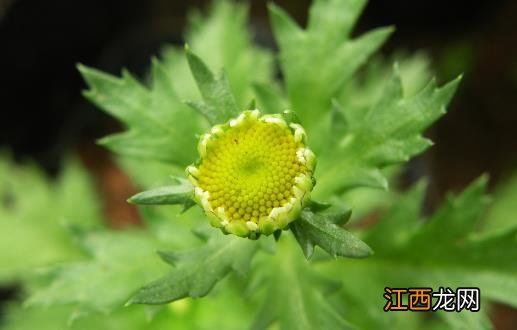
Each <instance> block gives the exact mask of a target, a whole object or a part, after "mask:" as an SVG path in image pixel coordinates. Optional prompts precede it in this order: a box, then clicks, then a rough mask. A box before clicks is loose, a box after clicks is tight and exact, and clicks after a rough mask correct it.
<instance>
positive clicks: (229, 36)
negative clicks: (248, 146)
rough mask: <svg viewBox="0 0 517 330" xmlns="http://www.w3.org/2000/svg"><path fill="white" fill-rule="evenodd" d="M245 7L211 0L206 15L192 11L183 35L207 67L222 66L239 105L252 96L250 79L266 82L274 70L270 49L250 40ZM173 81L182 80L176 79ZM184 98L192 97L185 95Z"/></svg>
mask: <svg viewBox="0 0 517 330" xmlns="http://www.w3.org/2000/svg"><path fill="white" fill-rule="evenodd" d="M248 7H249V6H248V5H246V4H242V3H238V2H236V1H214V2H213V4H212V5H211V7H210V10H209V12H208V15H201V13H199V12H198V11H192V12H190V15H189V17H188V18H189V25H188V28H187V33H186V36H185V39H186V40H187V43H188V45H189V46H190V47H191V48H192V50H193V52H195V53H196V54H197V55H199V56H200V57H201V58H203V60H204V61H205V62H206V64H207V65H208V67H210V68H211V70H213V71H214V72H219V70H221V69H222V68H224V70H225V73H226V77H227V78H228V82H229V85H230V89H231V91H232V94H233V95H234V97H235V100H236V102H237V105H238V107H239V109H244V107H245V106H246V105H247V104H248V102H249V100H250V99H252V98H253V97H255V96H254V95H253V92H252V89H251V86H252V84H253V83H255V82H257V83H261V84H266V85H270V84H271V83H272V81H273V78H274V74H275V72H274V66H273V56H272V55H271V54H270V51H269V50H267V49H264V48H262V47H260V46H259V45H256V44H254V43H253V39H254V36H253V35H252V33H250V28H249V26H248ZM176 84H184V81H183V80H179V79H178V81H176ZM184 98H185V99H192V97H189V96H187V95H185V96H184ZM281 110H282V109H281ZM281 110H277V111H275V112H278V111H281Z"/></svg>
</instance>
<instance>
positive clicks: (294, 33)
mask: <svg viewBox="0 0 517 330" xmlns="http://www.w3.org/2000/svg"><path fill="white" fill-rule="evenodd" d="M364 4H365V1H355V0H335V1H316V2H315V3H314V5H313V6H311V10H310V15H309V22H308V25H307V29H305V30H303V29H301V28H300V27H299V26H298V25H297V24H296V22H294V21H293V20H292V19H291V18H290V17H289V16H288V15H287V14H286V13H285V12H284V11H283V10H281V9H280V8H278V7H277V6H275V5H273V4H271V5H270V6H269V13H270V18H271V25H272V27H273V32H274V35H275V38H276V41H277V43H278V45H279V48H280V64H281V69H282V72H283V73H284V75H285V79H286V86H287V93H288V98H289V103H290V105H291V108H292V110H293V111H295V112H296V113H298V115H299V116H300V118H301V120H302V124H303V126H304V127H305V128H306V129H307V130H308V133H309V136H312V135H313V134H312V133H313V131H317V129H316V127H317V122H318V121H319V120H321V118H322V117H325V115H326V114H327V113H328V112H329V111H330V101H331V99H332V98H333V97H334V96H335V95H336V94H337V93H338V91H339V89H340V88H342V87H343V85H344V84H345V82H346V81H347V80H348V79H350V77H351V76H352V74H353V73H354V72H355V71H356V70H357V69H358V68H359V67H360V66H361V65H362V64H363V63H364V62H365V61H366V59H367V58H368V57H369V56H370V55H371V54H372V53H373V52H375V51H376V50H377V49H378V48H379V47H380V46H381V45H382V44H383V43H384V41H385V40H386V38H387V37H388V36H389V35H390V33H391V32H392V29H391V28H382V29H377V30H374V31H372V32H369V33H366V34H365V35H363V36H361V37H359V38H356V39H350V37H349V35H350V31H351V29H352V26H353V24H354V23H355V21H356V20H357V17H358V16H359V13H360V12H361V10H362V8H363V7H364ZM316 134H317V133H315V134H314V135H316ZM311 145H312V146H313V148H314V147H316V148H315V149H316V151H319V150H318V149H319V147H320V146H318V145H316V143H313V142H311Z"/></svg>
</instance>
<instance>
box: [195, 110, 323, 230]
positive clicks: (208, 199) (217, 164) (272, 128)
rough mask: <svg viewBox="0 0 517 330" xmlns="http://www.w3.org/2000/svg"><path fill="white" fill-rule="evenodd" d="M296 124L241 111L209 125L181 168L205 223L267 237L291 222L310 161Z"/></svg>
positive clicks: (305, 188) (304, 197)
mask: <svg viewBox="0 0 517 330" xmlns="http://www.w3.org/2000/svg"><path fill="white" fill-rule="evenodd" d="M305 143H306V135H305V131H304V130H303V128H302V127H301V126H300V125H298V124H288V123H287V122H286V121H285V120H284V119H283V118H282V117H281V116H279V115H263V116H260V112H259V111H258V110H253V111H245V112H243V113H242V114H241V115H240V116H239V117H237V118H236V119H232V120H230V121H229V122H228V123H226V124H223V125H216V126H214V127H212V129H211V131H210V133H208V134H205V135H203V136H202V137H201V139H200V141H199V145H198V150H199V154H200V161H199V162H198V164H197V165H191V166H189V167H187V169H186V173H187V176H188V178H189V179H190V181H191V182H192V184H193V185H194V187H195V189H194V192H195V199H196V202H197V203H198V204H199V205H201V206H202V207H203V209H204V210H205V212H206V214H207V215H208V216H209V218H210V220H211V224H212V225H213V226H215V227H218V228H221V229H222V230H223V231H224V232H226V233H231V234H235V235H238V236H243V237H256V236H258V234H266V235H269V234H271V233H272V232H274V231H276V230H278V229H284V228H285V227H286V226H287V225H288V224H289V223H290V222H291V221H293V220H295V219H296V218H297V217H298V216H299V214H300V211H301V209H302V207H303V206H304V204H305V203H306V202H307V201H308V198H309V193H310V191H311V190H312V188H313V180H312V174H313V171H314V166H315V157H314V154H313V153H312V151H311V150H310V149H308V148H307V147H306V146H305Z"/></svg>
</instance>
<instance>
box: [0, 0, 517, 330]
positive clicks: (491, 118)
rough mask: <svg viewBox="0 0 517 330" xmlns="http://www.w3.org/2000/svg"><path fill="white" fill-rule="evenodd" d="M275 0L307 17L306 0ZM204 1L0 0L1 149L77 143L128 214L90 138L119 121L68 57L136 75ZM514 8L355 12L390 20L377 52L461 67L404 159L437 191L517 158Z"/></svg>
mask: <svg viewBox="0 0 517 330" xmlns="http://www.w3.org/2000/svg"><path fill="white" fill-rule="evenodd" d="M276 2H277V3H278V4H279V5H280V6H282V7H284V8H285V9H286V10H287V11H288V12H289V13H290V14H291V15H293V16H294V17H295V18H296V19H297V20H298V21H299V22H300V23H302V24H303V23H304V21H305V20H306V12H307V8H308V6H309V3H310V1H307V0H303V1H300V0H296V1H294V0H292V1H276ZM207 3H208V1H183V2H179V1H166V0H141V1H127V0H89V1H86V0H75V1H70V0H47V1H38V0H0V113H1V116H0V149H8V150H10V151H12V152H13V153H14V155H15V156H16V158H18V159H25V158H29V159H33V160H36V161H37V162H38V163H39V164H40V165H42V166H43V167H44V168H45V169H46V170H48V171H49V173H56V171H57V170H58V169H59V164H60V162H61V159H62V156H63V155H65V154H67V153H69V152H70V151H73V152H78V153H79V154H81V155H82V157H83V159H84V160H85V162H86V164H87V165H88V166H89V168H90V169H91V170H92V171H93V173H94V174H95V175H96V176H97V178H98V182H100V186H101V187H100V190H101V191H102V194H103V197H104V198H105V200H107V202H106V204H107V213H108V215H109V216H110V217H111V218H113V219H117V218H118V219H135V217H136V215H135V212H134V210H132V209H128V208H127V207H126V206H125V204H124V203H123V198H120V196H128V195H130V193H129V192H128V190H131V189H132V188H131V186H130V184H129V183H128V182H127V180H126V179H125V177H124V176H123V174H121V172H120V171H119V170H117V169H116V167H115V166H114V165H113V163H112V162H111V161H110V160H109V156H108V154H107V153H106V152H105V151H103V150H102V149H101V148H99V147H97V146H95V145H94V140H95V139H96V138H99V137H101V136H103V135H105V134H106V133H108V132H112V131H113V130H116V129H117V128H118V126H117V124H116V123H115V121H114V120H112V119H111V118H109V117H108V116H107V115H105V114H103V113H102V112H101V111H98V110H96V109H94V107H93V106H92V105H90V104H89V103H87V102H86V100H85V99H84V98H83V97H82V96H81V94H80V91H81V90H82V89H83V88H84V87H85V86H84V83H83V82H82V80H81V78H80V76H79V74H78V72H77V70H76V69H75V64H76V63H78V62H81V63H84V64H87V65H89V66H93V67H97V68H100V69H102V70H105V71H108V72H111V73H115V74H118V73H119V72H120V69H121V68H122V67H127V68H129V70H130V71H132V72H134V73H136V74H137V75H142V74H144V73H145V71H146V69H147V67H148V64H149V58H150V56H151V55H154V54H156V53H157V52H158V49H159V47H160V46H161V45H162V44H163V43H165V42H169V43H176V44H181V42H182V38H181V34H182V30H183V27H184V25H185V15H186V12H187V8H190V7H193V6H205V7H206V5H207ZM265 8H266V1H251V16H252V24H253V28H254V30H255V32H256V34H257V40H258V41H259V42H260V43H262V44H264V45H265V46H270V47H274V44H273V41H272V36H271V31H270V30H269V27H268V21H267V13H266V9H265ZM516 20H517V1H512V0H493V1H477V2H476V1H468V0H449V1H447V0H425V1H410V0H407V1H404V0H391V1H378V0H372V1H370V3H369V4H368V6H367V7H366V10H365V12H364V14H363V16H362V18H361V20H360V21H359V23H358V26H357V29H356V32H358V33H359V32H361V31H365V30H368V29H370V28H373V27H377V26H381V25H395V26H396V28H397V31H396V33H395V34H394V36H393V37H392V38H391V39H390V41H389V42H388V44H387V45H386V46H385V47H384V48H383V52H384V53H385V54H388V55H389V54H391V53H392V52H393V51H394V50H396V49H405V50H408V51H417V50H422V49H423V50H425V51H427V52H428V53H429V54H430V55H431V58H432V60H433V63H432V64H433V68H434V69H435V71H436V74H437V76H438V78H439V81H442V82H443V81H445V80H448V79H451V78H453V77H455V76H457V75H458V74H459V73H461V72H464V73H465V76H464V80H463V82H462V84H461V86H460V89H459V91H458V93H457V95H456V96H455V98H454V100H453V103H452V104H451V106H450V108H449V113H448V114H447V115H446V116H445V117H444V118H443V119H442V120H440V121H439V122H438V123H437V124H436V125H434V127H433V128H432V129H431V131H430V132H428V134H429V135H430V136H431V137H432V139H433V140H434V142H435V144H436V145H435V147H433V148H432V149H431V151H430V152H428V153H426V155H425V156H423V157H419V158H418V159H417V160H416V161H413V163H412V164H413V165H412V167H410V171H409V175H415V174H414V173H413V174H412V171H413V172H415V173H416V175H420V174H421V173H422V172H423V173H425V174H426V175H428V176H430V177H431V178H432V180H431V181H432V183H433V187H434V195H435V196H437V197H439V196H442V195H443V193H444V192H445V191H447V190H449V189H458V188H460V187H463V186H465V185H466V184H467V183H468V182H470V181H471V180H472V179H474V178H475V177H477V176H479V175H480V174H481V173H483V172H488V173H489V174H490V176H491V178H492V181H491V182H492V185H494V184H497V182H500V181H502V180H504V179H505V178H506V177H507V176H508V175H509V174H510V172H511V171H512V170H513V169H515V168H517V138H516V131H517V23H516ZM496 313H498V316H497V317H496V322H499V324H498V327H499V328H506V326H509V327H508V328H511V327H512V323H511V322H517V321H515V316H513V317H512V312H511V311H510V310H509V309H507V308H502V307H501V308H500V309H499V310H498V312H496ZM513 315H515V314H513ZM505 320H506V321H505ZM512 320H513V321H512ZM505 322H507V323H505ZM508 322H510V323H508ZM513 326H514V327H517V324H515V323H513Z"/></svg>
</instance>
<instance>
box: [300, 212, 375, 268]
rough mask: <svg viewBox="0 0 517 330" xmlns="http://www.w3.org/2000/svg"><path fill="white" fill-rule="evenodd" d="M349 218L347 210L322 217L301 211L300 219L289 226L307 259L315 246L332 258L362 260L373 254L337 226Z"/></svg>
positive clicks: (364, 244)
mask: <svg viewBox="0 0 517 330" xmlns="http://www.w3.org/2000/svg"><path fill="white" fill-rule="evenodd" d="M349 216H350V212H349V211H348V210H347V211H345V212H342V213H339V214H323V215H322V214H318V213H313V212H312V211H311V210H310V209H304V210H303V211H302V213H301V216H300V219H298V220H297V221H295V222H293V223H292V224H291V230H292V231H293V233H294V235H295V237H296V239H297V240H298V243H299V244H300V246H301V248H302V250H303V253H304V254H305V256H306V257H307V259H309V258H311V257H312V255H313V253H314V246H315V245H318V246H320V247H321V248H322V249H323V250H325V251H326V252H328V253H329V254H330V255H332V256H341V257H351V258H364V257H368V256H370V255H372V254H373V251H372V250H371V249H370V247H369V246H368V245H366V243H364V242H363V241H361V240H360V239H359V238H357V237H356V236H355V235H353V234H351V233H350V232H348V231H347V230H345V229H344V228H342V227H341V226H340V225H339V224H340V223H343V222H345V221H346V219H347V217H349Z"/></svg>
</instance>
